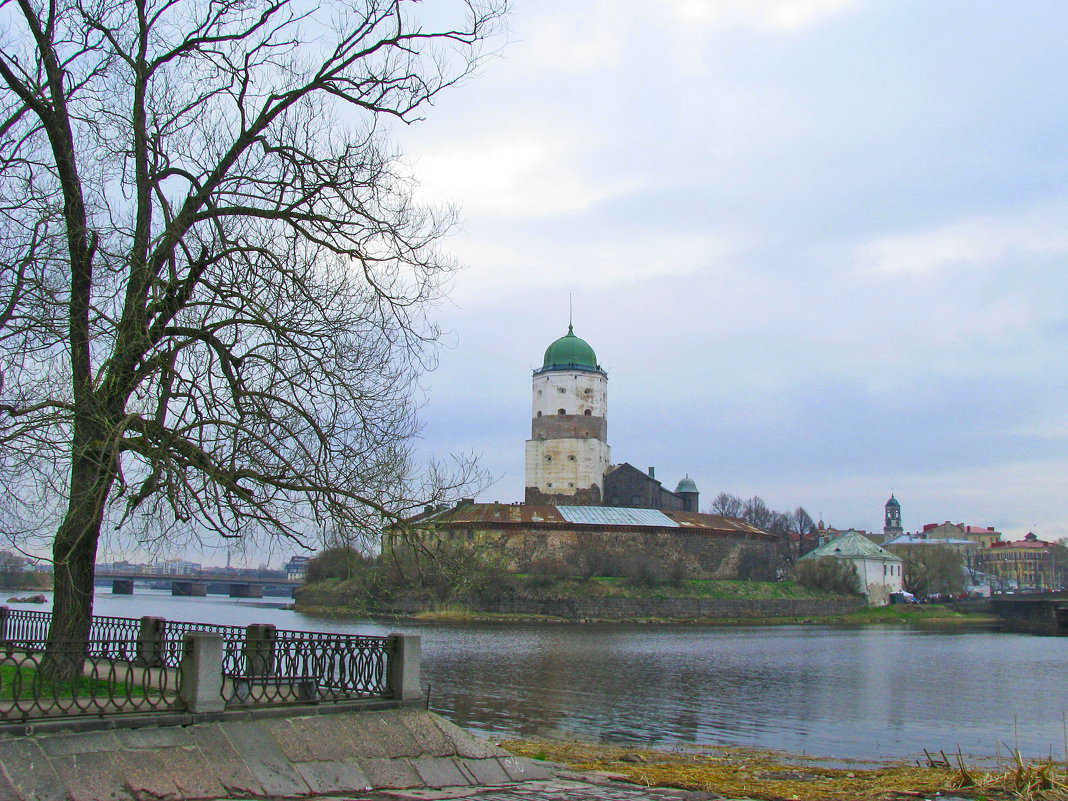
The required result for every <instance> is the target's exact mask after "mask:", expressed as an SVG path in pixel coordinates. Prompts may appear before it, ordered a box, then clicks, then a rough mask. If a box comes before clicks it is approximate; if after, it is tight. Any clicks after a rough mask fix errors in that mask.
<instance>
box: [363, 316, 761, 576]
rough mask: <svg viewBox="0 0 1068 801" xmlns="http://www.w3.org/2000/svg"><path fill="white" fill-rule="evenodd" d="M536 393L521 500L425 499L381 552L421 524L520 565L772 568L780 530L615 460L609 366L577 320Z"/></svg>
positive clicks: (428, 531) (551, 350) (686, 482)
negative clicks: (714, 508)
mask: <svg viewBox="0 0 1068 801" xmlns="http://www.w3.org/2000/svg"><path fill="white" fill-rule="evenodd" d="M531 401H532V403H531V412H532V414H531V426H530V439H528V440H527V441H526V454H525V455H526V465H525V474H524V475H525V485H526V491H525V501H524V503H517V504H500V503H492V504H491V503H475V501H474V499H464V500H462V501H461V502H460V503H458V504H457V505H456V506H455V507H454V508H451V509H449V508H434V507H427V508H426V510H425V511H424V513H423V514H421V515H417V516H415V517H413V518H410V519H409V520H407V521H405V525H404V526H390V527H388V528H387V529H386V530H385V532H384V533H383V539H382V552H383V553H388V552H390V551H391V550H394V549H396V548H398V547H401V548H403V547H405V543H406V538H407V537H408V536H410V534H411V532H413V531H414V532H415V533H416V534H417V535H418V536H419V537H421V538H422V540H423V542H424V543H431V544H432V543H434V542H436V541H437V542H442V543H448V544H451V545H457V544H459V545H462V546H463V547H473V548H478V549H480V550H481V551H482V552H483V553H487V554H495V555H496V556H497V557H499V559H500V560H501V563H502V564H505V565H506V566H507V568H508V569H509V570H513V571H516V572H529V571H530V570H532V569H534V568H536V567H537V566H538V565H545V564H547V563H554V564H564V565H569V566H571V567H575V568H577V567H579V566H581V565H585V566H586V567H585V569H586V570H588V571H593V570H600V571H602V572H601V573H599V574H598V575H613V576H619V575H627V574H628V571H633V569H634V565H635V564H643V565H646V566H650V565H652V566H657V565H658V566H659V567H663V566H665V565H672V566H673V567H672V569H676V568H678V569H682V570H684V572H686V573H688V574H689V575H692V576H694V577H696V578H718V579H737V578H772V577H773V576H774V559H775V552H776V548H777V544H778V540H777V538H776V537H775V536H774V535H772V534H769V533H768V532H766V531H763V530H762V529H760V528H757V527H756V526H753V525H750V524H749V523H746V522H744V521H742V520H736V519H734V518H728V517H721V516H717V515H710V514H701V513H700V512H699V511H698V499H699V497H700V496H699V493H698V491H697V485H696V484H695V483H694V481H693V479H692V478H690V477H689V476H686V477H685V478H683V479H682V480H681V481H679V483H678V485H677V486H676V488H675V491H674V492H672V491H670V490H668V489H666V488H665V487H663V486H662V485H661V483H660V481H659V480H657V479H656V477H655V472H654V470H653V468H651V467H650V468H649V470H648V472H644V471H642V470H639V469H638V468H636V467H634V466H632V465H630V464H627V463H626V462H624V463H622V464H619V465H612V464H611V450H610V449H609V447H608V374H607V373H606V372H605V371H604V369H603V368H602V367H601V366H600V365H599V364H598V363H597V356H596V354H595V353H594V351H593V348H591V347H590V345H589V343H587V342H586V341H585V340H583V339H580V338H579V337H577V336H575V331H574V328H573V326H571V325H569V326H568V328H567V334H565V335H564V336H562V337H560V338H559V339H557V340H556V341H555V342H553V343H552V344H551V345H549V347H548V348H547V349H546V351H545V358H544V360H543V362H542V366H541V367H540V368H538V369H537V370H534V374H533V381H532V387H531ZM606 507H613V508H606ZM658 569H659V568H658ZM591 575H592V573H591Z"/></svg>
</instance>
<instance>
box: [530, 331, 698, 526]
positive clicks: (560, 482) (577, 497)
mask: <svg viewBox="0 0 1068 801" xmlns="http://www.w3.org/2000/svg"><path fill="white" fill-rule="evenodd" d="M531 396H532V397H531V401H532V402H531V415H532V419H531V425H530V429H531V431H530V439H528V440H527V445H526V471H525V475H526V482H525V486H526V493H525V498H524V500H525V501H526V503H529V504H567V505H572V506H615V507H629V508H634V509H663V510H666V511H678V512H697V511H699V509H698V500H699V497H700V495H699V493H698V491H697V485H696V484H695V483H694V481H693V479H692V478H690V477H689V476H686V477H685V478H683V479H682V480H681V481H679V483H678V486H676V488H675V491H674V492H672V491H670V490H668V489H666V488H665V487H664V486H663V485H662V484H661V483H660V481H659V480H657V478H656V476H655V473H654V470H653V468H652V467H650V468H649V470H648V472H643V471H641V470H639V469H638V468H636V467H634V466H633V465H631V464H628V463H627V462H623V463H622V464H619V465H613V464H612V458H611V456H612V451H611V448H610V447H609V445H608V374H607V373H606V372H605V371H604V369H603V368H602V367H601V366H600V365H599V364H598V363H597V355H596V354H595V353H594V351H593V348H592V347H590V345H589V343H588V342H586V340H584V339H581V338H579V337H577V336H575V330H574V326H572V325H568V327H567V333H566V334H565V335H564V336H562V337H560V338H559V339H558V340H556V341H555V342H553V343H552V344H551V345H549V347H548V348H547V349H546V350H545V358H544V360H543V361H542V366H541V367H540V368H539V369H537V370H535V371H534V379H533V382H532V387H531Z"/></svg>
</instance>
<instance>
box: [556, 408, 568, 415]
mask: <svg viewBox="0 0 1068 801" xmlns="http://www.w3.org/2000/svg"><path fill="white" fill-rule="evenodd" d="M556 413H557V414H567V411H566V410H565V409H557V410H556Z"/></svg>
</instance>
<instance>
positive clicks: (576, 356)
mask: <svg viewBox="0 0 1068 801" xmlns="http://www.w3.org/2000/svg"><path fill="white" fill-rule="evenodd" d="M532 401H533V402H532V409H533V417H532V420H531V432H530V439H528V440H527V448H526V502H527V503H532V504H538V503H543V504H564V505H574V506H600V505H601V503H602V500H603V497H604V474H605V472H607V470H608V466H609V464H610V463H611V449H610V448H609V447H608V420H607V415H608V374H607V373H605V371H604V370H603V369H601V366H600V365H599V364H597V355H596V354H595V353H594V352H593V348H591V347H590V346H589V344H588V343H587V342H586V341H585V340H583V339H580V338H579V337H577V336H575V332H574V328H573V327H572V326H571V325H569V326H568V327H567V334H565V335H564V336H562V337H560V339H558V340H556V341H555V342H553V343H552V344H551V345H549V347H548V348H547V349H546V351H545V359H544V361H543V363H542V366H541V368H540V369H538V370H535V371H534V379H533V387H532Z"/></svg>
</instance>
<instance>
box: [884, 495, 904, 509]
mask: <svg viewBox="0 0 1068 801" xmlns="http://www.w3.org/2000/svg"><path fill="white" fill-rule="evenodd" d="M886 505H887V506H898V507H900V506H901V504H900V503H898V502H897V498H895V497H894V494H893V493H890V500H888V501H887V502H886Z"/></svg>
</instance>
